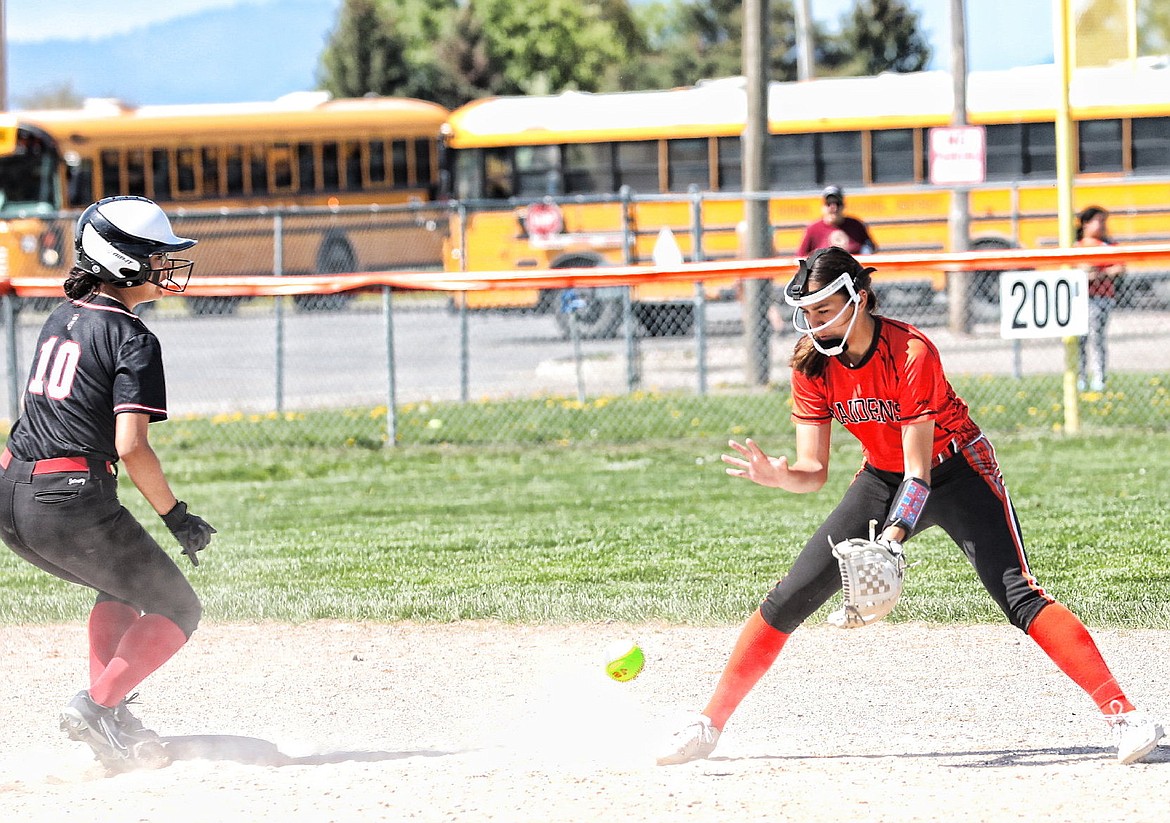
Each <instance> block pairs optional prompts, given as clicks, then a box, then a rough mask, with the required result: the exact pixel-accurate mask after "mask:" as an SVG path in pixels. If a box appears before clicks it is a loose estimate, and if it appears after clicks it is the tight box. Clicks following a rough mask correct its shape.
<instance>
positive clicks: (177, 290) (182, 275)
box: [146, 256, 195, 294]
mask: <svg viewBox="0 0 1170 823" xmlns="http://www.w3.org/2000/svg"><path fill="white" fill-rule="evenodd" d="M194 270H195V261H193V260H186V259H184V258H181V257H176V258H171V257H170V256H168V257H167V259H166V262H165V263H164V264H163V267H162V268H161V269H151V270H150V274H149V275H147V277H146V279H147V280H149V281H150V282H151V283H154V284H155V285H156V286H158V287H159V288H160V289H162V290H163V291H169V292H171V293H173V294H182V293H183V292H185V291H186V290H187V283H188V281H190V279H191V272H192V271H194Z"/></svg>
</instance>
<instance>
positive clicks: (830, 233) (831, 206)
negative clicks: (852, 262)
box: [796, 186, 878, 257]
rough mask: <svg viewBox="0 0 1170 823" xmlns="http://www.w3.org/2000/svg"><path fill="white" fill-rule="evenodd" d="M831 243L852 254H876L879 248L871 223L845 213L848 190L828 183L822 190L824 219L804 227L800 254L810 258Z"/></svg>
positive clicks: (797, 253)
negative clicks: (871, 232) (870, 229)
mask: <svg viewBox="0 0 1170 823" xmlns="http://www.w3.org/2000/svg"><path fill="white" fill-rule="evenodd" d="M829 246H839V247H840V248H843V249H845V251H847V252H849V253H850V254H873V253H874V252H875V251H877V249H878V247H877V243H875V242H874V239H873V237H872V236H871V235H870V233H869V226H867V225H865V223H864V222H862V221H861V220H859V219H858V218H856V217H850V216H848V215H846V214H845V192H844V191H843V190H842V189H841V187H840V186H826V187H825V190H824V191H822V192H821V219H820V220H817V221H815V222H813V223H810V224H809V225H808V227H807V228H806V229H805V230H804V237H802V238H801V240H800V246H799V248H797V250H796V256H797V257H808V255H810V254H812V253H813V252H814V251H816V250H817V249H824V248H828V247H829Z"/></svg>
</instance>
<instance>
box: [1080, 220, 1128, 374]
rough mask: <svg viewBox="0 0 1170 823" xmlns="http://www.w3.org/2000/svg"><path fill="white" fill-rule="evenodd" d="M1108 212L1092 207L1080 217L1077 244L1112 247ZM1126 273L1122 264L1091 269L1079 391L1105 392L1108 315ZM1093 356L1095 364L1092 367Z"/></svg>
mask: <svg viewBox="0 0 1170 823" xmlns="http://www.w3.org/2000/svg"><path fill="white" fill-rule="evenodd" d="M1108 220H1109V212H1107V211H1106V210H1105V209H1103V208H1101V207H1100V206H1089V207H1088V208H1086V209H1084V210H1083V211H1082V212H1081V213H1080V214H1078V215H1077V232H1076V244H1077V245H1078V246H1112V245H1113V240H1112V239H1111V238H1110V237H1109V230H1108V228H1107V223H1108ZM1124 273H1125V267H1124V266H1122V265H1119V264H1113V265H1108V266H1089V267H1088V275H1089V331H1088V334H1086V335H1085V336H1084V337H1081V338H1079V339H1078V341H1077V342H1078V348H1079V354H1080V373H1079V376H1078V379H1077V388H1078V389H1080V390H1081V391H1084V390H1085V389H1092V390H1093V391H1104V390H1105V381H1106V379H1107V377H1108V375H1107V370H1106V366H1107V358H1108V354H1109V346H1108V339H1107V334H1106V333H1107V331H1108V327H1109V315H1110V314H1112V312H1113V309H1114V307H1115V306H1116V305H1117V278H1118V277H1120V276H1121V275H1123V274H1124ZM1090 353H1091V354H1092V359H1093V364H1092V368H1091V369H1090V367H1089V360H1090V357H1089V355H1090Z"/></svg>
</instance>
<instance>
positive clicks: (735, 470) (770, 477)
mask: <svg viewBox="0 0 1170 823" xmlns="http://www.w3.org/2000/svg"><path fill="white" fill-rule="evenodd" d="M727 445H729V446H731V448H733V449H735V450H736V451H737V452H739V453H740V454H741V455H742V457H736V456H735V455H731V454H725V455H723V462H724V463H726V464H727V465H728V466H730V467H731V468H729V469H727V473H728V474H729V475H731V476H732V477H746V478H747V479H748V480H751V481H752V482H753V483H759V484H760V485H761V486H771V487H773V488H783V482H784V478H785V477H787V475H788V458H787V457H768V455H766V454H764V452H763V451H762V450H761V449H760V447H759V446H757V445H756V441H754V440H752V439H751V438H750V437H749V438H748V439H747V441H746V442H745V443H744V444H740V443H737V442H735V441H734V440H729V441H727Z"/></svg>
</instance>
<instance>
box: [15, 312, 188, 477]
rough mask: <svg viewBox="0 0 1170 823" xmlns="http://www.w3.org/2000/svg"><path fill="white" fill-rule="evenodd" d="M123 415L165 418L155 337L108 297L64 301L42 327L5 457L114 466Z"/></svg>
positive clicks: (164, 383) (156, 339)
mask: <svg viewBox="0 0 1170 823" xmlns="http://www.w3.org/2000/svg"><path fill="white" fill-rule="evenodd" d="M124 412H137V413H141V414H148V415H150V418H151V421H152V422H154V421H157V420H166V418H167V390H166V380H165V378H164V375H163V361H162V348H161V346H160V345H159V342H158V338H157V337H155V335H154V333H153V332H151V331H150V329H148V328H147V327H146V325H145V324H144V323H143V322H142V320H140V319H139V318H138V316H137V315H136V314H134V313H133V312H131V311H130V310H129V309H127V308H126V307H125V306H124V305H122V304H121V303H119V302H118V301H117V300H115V299H113V298H112V297H109V296H107V295H104V294H95V295H93V296H91V297H89V298H87V299H85V300H67V301H65V302H64V303H62V304H61V305H60V306H58V307H57V308H56V309H54V310H53V313H52V314H50V315H49V317H48V319H47V320H46V321H45V324H44V326H43V327H42V328H41V333H40V337H39V338H38V339H37V347H36V353H35V355H34V358H33V364H32V370H31V371H30V373H29V378H28V383H27V384H25V392H24V411H23V412H22V413H21V416H20V418H19V419H18V420H17V421H16V423H15V425H13V427H12V431H11V433H10V434H9V435H8V449H9V451H11V452H12V455H13V457H15V458H17V459H18V460H43V459H46V458H50V457H74V456H84V457H92V458H95V459H99V460H107V461H110V462H114V461H117V459H118V450H117V447H116V446H115V444H114V420H115V418H116V416H117V415H118V414H121V413H124Z"/></svg>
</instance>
